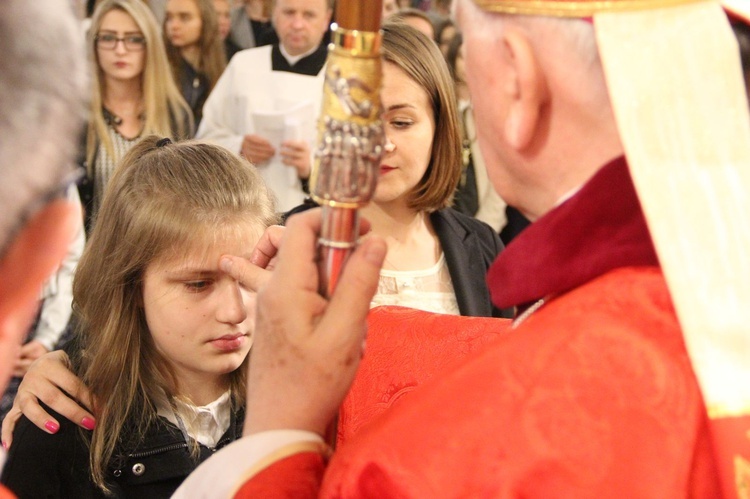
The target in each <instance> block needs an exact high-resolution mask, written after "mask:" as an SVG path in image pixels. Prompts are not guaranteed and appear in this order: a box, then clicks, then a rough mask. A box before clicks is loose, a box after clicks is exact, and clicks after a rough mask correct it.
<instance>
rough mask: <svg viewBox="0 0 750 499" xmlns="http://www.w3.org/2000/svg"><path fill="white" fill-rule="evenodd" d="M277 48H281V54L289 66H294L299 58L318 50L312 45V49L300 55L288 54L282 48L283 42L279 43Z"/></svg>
mask: <svg viewBox="0 0 750 499" xmlns="http://www.w3.org/2000/svg"><path fill="white" fill-rule="evenodd" d="M279 50H281V55H283V56H284V59H286V62H288V63H289V65H290V66H294V65H295V64H297V63H298V62H299V61H300V59H304V58H305V57H307V56H308V55H310V54H312V53H313V52H315V51H316V50H318V47H313V48H312V49H310V50H308V51H307V52H305V53H303V54H300V55H290V54H289V52H287V51H286V49H285V48H284V44H283V43H279Z"/></svg>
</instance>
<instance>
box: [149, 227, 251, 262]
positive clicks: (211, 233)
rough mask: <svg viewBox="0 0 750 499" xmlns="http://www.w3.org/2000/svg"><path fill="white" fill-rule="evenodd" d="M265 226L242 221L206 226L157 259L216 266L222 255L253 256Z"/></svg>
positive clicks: (159, 260)
mask: <svg viewBox="0 0 750 499" xmlns="http://www.w3.org/2000/svg"><path fill="white" fill-rule="evenodd" d="M264 230H265V227H262V226H261V225H260V224H257V223H255V224H252V223H239V224H231V225H226V226H219V227H204V228H202V229H198V230H195V231H193V232H191V233H190V235H189V239H188V240H186V241H182V242H181V243H177V244H175V245H174V247H172V248H169V249H167V250H166V251H165V252H164V253H163V254H162V255H161V256H160V257H157V258H156V259H155V262H154V263H156V261H158V262H159V264H160V265H162V266H169V267H196V266H200V267H213V266H217V265H218V261H219V258H220V257H221V255H236V256H244V257H249V256H250V254H251V253H252V251H253V248H255V245H256V243H257V242H258V240H259V239H260V236H261V235H262V234H263V231H264Z"/></svg>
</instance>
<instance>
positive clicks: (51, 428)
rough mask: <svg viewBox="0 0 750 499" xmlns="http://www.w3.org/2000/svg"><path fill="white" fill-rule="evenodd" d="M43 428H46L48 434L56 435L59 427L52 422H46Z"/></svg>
mask: <svg viewBox="0 0 750 499" xmlns="http://www.w3.org/2000/svg"><path fill="white" fill-rule="evenodd" d="M44 427H45V428H47V431H48V432H50V433H57V430H59V429H60V425H59V424H57V423H55V422H54V421H47V422H46V423H44Z"/></svg>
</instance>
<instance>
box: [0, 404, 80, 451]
mask: <svg viewBox="0 0 750 499" xmlns="http://www.w3.org/2000/svg"><path fill="white" fill-rule="evenodd" d="M40 404H41V405H42V407H43V408H44V410H45V411H47V412H48V413H49V415H50V416H52V417H53V418H54V419H55V420H57V421H58V422H59V423H60V428H59V429H58V430H57V431H56V432H55V433H54V434H50V433H48V432H47V431H45V430H42V429H41V428H38V427H37V426H36V425H35V424H34V423H32V422H31V421H30V420H29V419H28V418H27V417H26V416H21V418H20V419H19V420H18V423H17V424H16V428H15V430H14V431H13V445H12V446H11V448H12V449H13V448H16V449H17V448H19V447H21V446H27V447H29V448H32V449H34V448H38V447H43V448H45V449H52V448H57V447H62V446H67V445H70V443H71V442H72V441H74V440H76V439H78V438H80V434H79V430H78V426H77V425H76V424H75V423H73V422H72V421H69V420H68V419H67V418H66V417H65V416H63V415H62V414H60V413H58V412H56V411H54V410H52V409H50V408H49V407H47V406H46V405H44V404H43V403H41V402H40Z"/></svg>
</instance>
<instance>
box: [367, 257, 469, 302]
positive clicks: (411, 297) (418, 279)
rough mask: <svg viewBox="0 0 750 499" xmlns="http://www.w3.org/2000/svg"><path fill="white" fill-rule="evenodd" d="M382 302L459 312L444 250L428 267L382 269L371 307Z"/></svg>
mask: <svg viewBox="0 0 750 499" xmlns="http://www.w3.org/2000/svg"><path fill="white" fill-rule="evenodd" d="M380 305H400V306H402V307H411V308H416V309H419V310H425V311H427V312H436V313H440V314H452V315H459V311H458V302H457V301H456V293H455V291H454V290H453V282H452V281H451V275H450V273H449V272H448V264H447V263H446V262H445V254H441V255H440V259H439V260H438V262H437V263H436V264H435V265H433V266H432V267H430V268H428V269H424V270H406V271H402V270H385V269H383V270H381V271H380V280H379V282H378V290H377V292H376V293H375V296H374V297H373V299H372V302H371V303H370V308H373V307H377V306H380Z"/></svg>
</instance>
